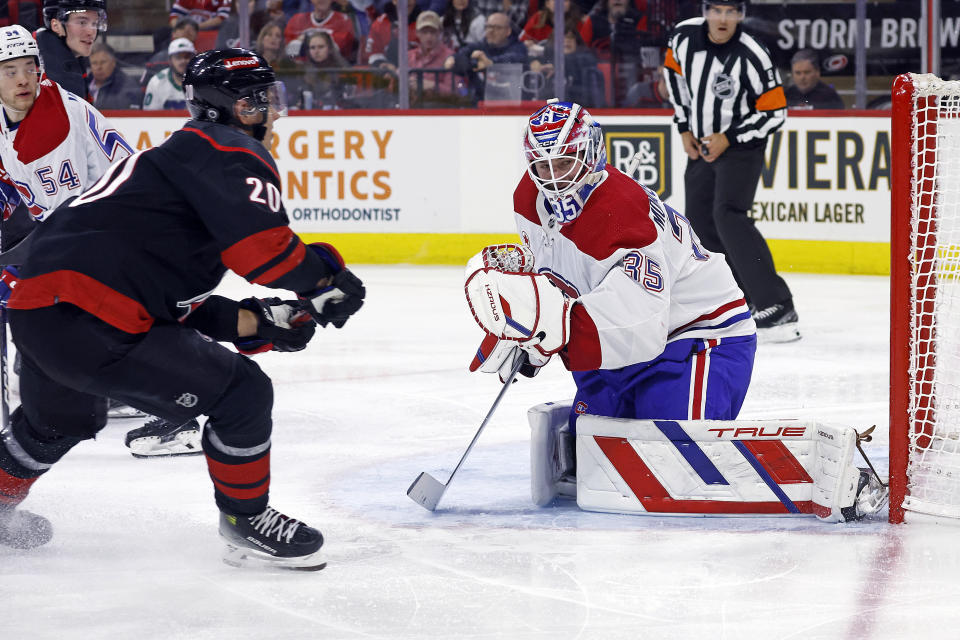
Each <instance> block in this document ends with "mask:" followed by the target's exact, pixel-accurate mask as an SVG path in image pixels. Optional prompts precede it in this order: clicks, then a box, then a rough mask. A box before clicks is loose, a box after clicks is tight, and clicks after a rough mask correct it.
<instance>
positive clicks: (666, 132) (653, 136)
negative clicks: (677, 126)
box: [603, 124, 673, 200]
mask: <svg viewBox="0 0 960 640" xmlns="http://www.w3.org/2000/svg"><path fill="white" fill-rule="evenodd" d="M672 129H673V127H671V126H670V125H654V124H651V125H636V126H631V125H612V126H611V125H605V126H604V127H603V137H604V144H605V145H606V147H607V162H609V163H610V164H612V165H613V166H615V167H616V168H617V169H619V170H620V171H623V172H624V173H626V172H627V169H628V168H629V167H630V165H631V164H632V163H633V158H634V156H637V155H638V154H639V156H638V158H639V160H640V163H639V165H638V167H637V171H636V172H634V174H633V175H632V176H630V177H631V178H634V179H636V180H639V181H640V183H641V184H643V185H644V186H646V187H647V188H649V189H652V190H653V191H656V193H657V195H658V196H660V199H661V200H666V199H667V198H669V197H670V195H671V193H672V189H671V188H670V185H671V183H672V180H671V179H670V178H671V169H670V167H671V154H670V136H671V135H672Z"/></svg>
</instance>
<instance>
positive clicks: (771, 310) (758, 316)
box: [753, 304, 783, 320]
mask: <svg viewBox="0 0 960 640" xmlns="http://www.w3.org/2000/svg"><path fill="white" fill-rule="evenodd" d="M781 309H783V305H782V304H775V305H771V306H769V307H766V308H764V309H760V310H759V311H757V312H756V313H755V314H754V315H753V319H754V320H765V319H767V318H769V317H770V316H772V315H773V314H775V313H777V312H778V311H780V310H781Z"/></svg>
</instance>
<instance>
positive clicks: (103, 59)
mask: <svg viewBox="0 0 960 640" xmlns="http://www.w3.org/2000/svg"><path fill="white" fill-rule="evenodd" d="M90 72H91V73H90V75H91V76H92V77H91V79H90V87H89V92H90V101H91V104H93V106H95V107H96V108H97V109H99V110H100V111H106V110H108V109H139V108H140V87H138V86H137V85H136V82H135V81H131V80H130V79H129V78H127V74H125V73H124V72H123V71H121V70H120V68H119V67H118V66H117V54H116V53H115V52H114V51H113V48H111V47H110V45H108V44H106V43H104V42H97V43H95V44H94V45H93V48H92V49H91V50H90Z"/></svg>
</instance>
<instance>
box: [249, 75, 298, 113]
mask: <svg viewBox="0 0 960 640" xmlns="http://www.w3.org/2000/svg"><path fill="white" fill-rule="evenodd" d="M241 100H243V101H245V102H246V103H247V106H246V107H245V108H244V110H243V112H242V113H243V114H244V115H253V114H254V113H255V112H257V111H261V112H264V111H273V112H274V113H275V114H277V115H278V116H285V115H287V88H286V87H285V86H284V84H283V83H282V82H279V81H277V82H274V83H271V84H268V85H264V86H262V87H257V88H256V89H254V90H253V93H252V94H251V95H250V97H249V98H241Z"/></svg>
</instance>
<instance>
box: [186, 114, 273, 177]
mask: <svg viewBox="0 0 960 640" xmlns="http://www.w3.org/2000/svg"><path fill="white" fill-rule="evenodd" d="M181 131H189V132H190V133H195V134H197V135H198V136H200V137H201V138H203V139H204V140H206V141H207V142H209V143H210V146H211V147H213V148H214V149H218V150H219V151H235V152H237V153H248V154H250V155H251V156H253V157H254V158H256V159H257V160H259V161H260V162H262V163H263V164H264V166H265V167H266V168H267V169H270V173H272V174H273V175H275V176H276V177H277V180H279V179H280V174H278V173H277V171H276V169H274V168H273V167H271V166H270V165H269V164H268V163H267V161H266V160H264V159H263V158H261V157H260V156H259V155H258V154H257V153H254V152H253V151H251V150H250V149H245V148H244V147H228V146H226V145H222V144H220V143H219V142H217V141H216V140H214V139H213V138H211V137H210V136H208V135H207V134H205V133H204V132H203V131H200V130H199V129H194V128H193V127H184V128H183V129H181Z"/></svg>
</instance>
